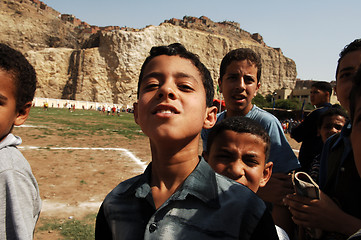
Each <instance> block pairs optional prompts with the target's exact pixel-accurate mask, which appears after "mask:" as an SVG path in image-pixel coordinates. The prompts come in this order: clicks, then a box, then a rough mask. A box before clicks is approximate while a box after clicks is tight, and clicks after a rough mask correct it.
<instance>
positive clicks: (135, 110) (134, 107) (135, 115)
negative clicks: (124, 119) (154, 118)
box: [133, 102, 139, 125]
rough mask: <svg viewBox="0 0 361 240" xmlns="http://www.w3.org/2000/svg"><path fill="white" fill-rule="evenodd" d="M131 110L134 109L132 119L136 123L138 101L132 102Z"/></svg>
mask: <svg viewBox="0 0 361 240" xmlns="http://www.w3.org/2000/svg"><path fill="white" fill-rule="evenodd" d="M133 110H134V113H133V115H134V121H135V123H136V124H138V103H137V102H135V103H133ZM138 125H139V124H138Z"/></svg>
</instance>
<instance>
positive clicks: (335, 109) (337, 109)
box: [317, 104, 348, 129]
mask: <svg viewBox="0 0 361 240" xmlns="http://www.w3.org/2000/svg"><path fill="white" fill-rule="evenodd" d="M335 115H339V116H342V117H344V118H345V120H346V121H347V120H348V115H347V113H346V111H345V110H344V109H343V108H342V107H341V106H340V105H339V104H333V105H332V106H331V107H329V108H328V109H327V110H326V111H324V112H323V113H322V114H321V115H320V117H319V118H318V121H317V128H318V129H321V127H322V124H323V121H324V120H325V118H327V117H332V116H335Z"/></svg>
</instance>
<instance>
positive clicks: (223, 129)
mask: <svg viewBox="0 0 361 240" xmlns="http://www.w3.org/2000/svg"><path fill="white" fill-rule="evenodd" d="M270 145H271V144H270V137H269V135H268V133H267V132H266V131H265V130H264V129H263V127H262V126H261V125H260V124H259V123H257V122H256V121H255V120H253V119H250V118H246V117H230V118H226V119H225V120H223V121H221V122H219V123H217V124H216V125H215V126H214V127H213V128H212V130H211V132H210V133H209V136H208V141H207V152H205V155H204V158H205V160H206V161H207V162H208V164H209V165H210V166H211V167H212V168H213V170H214V171H215V172H217V173H219V174H222V175H223V176H226V177H228V178H230V179H232V180H234V181H236V182H238V183H241V184H243V185H245V186H247V187H248V188H249V189H251V190H252V191H253V192H255V193H256V192H257V191H258V189H259V188H260V187H261V188H262V187H264V186H265V185H266V184H267V182H268V180H269V179H270V177H271V174H272V167H273V163H272V162H269V161H268V157H269V153H270V147H271V146H270ZM276 229H277V232H278V235H279V238H280V239H289V238H288V235H287V233H286V232H284V230H283V229H281V228H279V227H278V226H276Z"/></svg>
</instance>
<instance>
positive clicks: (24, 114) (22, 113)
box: [14, 102, 32, 126]
mask: <svg viewBox="0 0 361 240" xmlns="http://www.w3.org/2000/svg"><path fill="white" fill-rule="evenodd" d="M31 105H32V102H27V103H25V105H24V106H23V107H22V108H21V109H20V110H19V112H18V113H17V115H16V118H15V121H14V125H15V126H20V125H21V124H23V123H24V122H25V121H26V119H27V118H28V116H29V113H30V109H31Z"/></svg>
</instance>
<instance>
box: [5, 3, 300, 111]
mask: <svg viewBox="0 0 361 240" xmlns="http://www.w3.org/2000/svg"><path fill="white" fill-rule="evenodd" d="M0 11H1V12H0V13H1V14H0V21H1V23H2V24H1V26H0V31H1V32H2V33H3V34H2V35H1V36H0V41H1V42H5V43H7V44H9V45H11V46H13V47H16V48H17V49H19V50H20V51H22V52H23V53H24V54H25V55H26V57H27V58H28V59H29V61H30V62H31V63H32V64H33V65H34V67H35V69H36V71H37V74H38V81H39V84H38V89H37V92H36V96H37V97H49V98H64V99H76V100H87V101H97V102H114V103H118V104H124V105H125V104H131V103H132V102H134V101H135V100H136V86H137V78H138V74H139V70H140V67H141V64H142V63H143V61H144V59H145V58H146V56H147V55H148V52H149V50H150V49H151V47H152V46H155V45H167V44H170V43H174V42H180V43H182V44H183V45H185V46H186V48H188V49H189V50H191V51H192V52H195V53H197V54H198V55H199V56H200V58H201V60H202V62H203V63H204V64H205V65H206V66H207V67H208V68H209V70H210V71H211V73H212V76H213V78H214V80H215V86H216V80H217V78H218V70H219V64H220V62H221V59H222V57H223V56H224V55H225V54H226V53H227V52H228V51H230V50H232V49H235V48H239V47H249V48H251V49H253V50H255V51H256V52H258V53H260V55H261V56H262V64H263V69H262V79H261V82H262V86H261V89H260V92H261V93H262V94H264V95H265V94H268V93H271V92H272V91H273V90H275V89H279V88H282V87H286V88H293V86H294V84H295V81H296V75H297V73H296V65H295V62H294V61H293V60H291V59H289V58H287V57H285V56H284V55H283V54H282V51H281V50H280V49H274V48H272V47H268V46H267V45H266V44H265V43H264V42H263V40H262V37H261V35H259V34H250V33H248V32H246V31H244V30H242V29H240V28H239V24H237V23H233V22H222V23H215V22H212V21H211V20H210V19H208V18H206V17H201V18H194V17H184V18H183V19H182V20H178V19H171V20H167V21H165V22H164V23H162V24H160V25H159V26H148V27H146V28H144V29H123V30H116V31H99V32H98V33H96V34H92V35H91V34H84V33H83V32H81V31H79V29H77V28H75V27H74V26H73V25H72V24H70V23H67V22H64V21H62V20H60V18H59V15H58V13H57V12H56V11H55V10H53V9H50V10H47V9H46V8H45V9H39V7H38V6H36V5H35V4H34V2H32V1H30V0H21V1H20V0H13V1H2V3H1V9H0Z"/></svg>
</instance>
